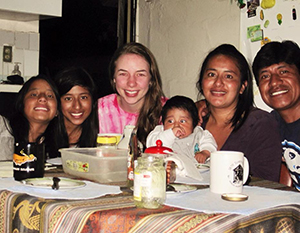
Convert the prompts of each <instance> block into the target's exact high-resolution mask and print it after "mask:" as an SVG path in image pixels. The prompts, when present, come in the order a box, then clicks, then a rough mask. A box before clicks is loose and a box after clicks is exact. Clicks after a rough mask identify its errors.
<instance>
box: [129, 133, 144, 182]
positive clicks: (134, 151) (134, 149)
mask: <svg viewBox="0 0 300 233" xmlns="http://www.w3.org/2000/svg"><path fill="white" fill-rule="evenodd" d="M136 131H137V130H136V129H133V131H132V133H131V136H130V140H129V144H128V157H127V187H129V188H130V187H132V186H133V178H134V168H135V167H136V164H137V158H138V157H140V154H141V150H140V146H139V141H138V139H137V135H136Z"/></svg>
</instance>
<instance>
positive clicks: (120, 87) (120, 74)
mask: <svg viewBox="0 0 300 233" xmlns="http://www.w3.org/2000/svg"><path fill="white" fill-rule="evenodd" d="M150 80H151V75H150V71H149V64H148V62H147V61H146V60H145V59H144V58H143V57H141V56H139V55H136V54H124V55H122V56H120V57H119V58H118V60H117V61H116V69H115V76H114V82H115V85H116V90H117V92H118V94H119V96H120V98H119V104H120V106H121V108H122V109H123V110H125V111H128V112H139V110H140V109H141V107H142V106H143V104H144V100H145V95H146V94H147V92H148V90H149V85H150Z"/></svg>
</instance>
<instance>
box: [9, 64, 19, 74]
mask: <svg viewBox="0 0 300 233" xmlns="http://www.w3.org/2000/svg"><path fill="white" fill-rule="evenodd" d="M19 64H21V63H20V62H15V66H14V69H13V71H12V72H11V74H12V75H19V76H21V71H20V69H19Z"/></svg>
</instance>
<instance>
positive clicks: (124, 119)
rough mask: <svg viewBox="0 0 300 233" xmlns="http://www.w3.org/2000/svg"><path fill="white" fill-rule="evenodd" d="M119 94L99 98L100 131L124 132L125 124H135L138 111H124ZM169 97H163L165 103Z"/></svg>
mask: <svg viewBox="0 0 300 233" xmlns="http://www.w3.org/2000/svg"><path fill="white" fill-rule="evenodd" d="M117 96H118V95H117V94H110V95H107V96H104V97H102V98H100V99H98V117H99V133H120V134H123V129H124V127H125V125H135V124H136V122H137V119H138V117H139V114H138V113H129V112H126V111H124V110H123V109H122V108H121V107H120V106H119V104H118V100H117ZM166 101H167V98H165V97H162V104H163V105H164V104H165V103H166Z"/></svg>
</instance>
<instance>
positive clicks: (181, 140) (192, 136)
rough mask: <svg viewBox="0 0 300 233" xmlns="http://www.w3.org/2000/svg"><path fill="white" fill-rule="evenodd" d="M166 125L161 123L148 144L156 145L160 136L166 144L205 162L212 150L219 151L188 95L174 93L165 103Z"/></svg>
mask: <svg viewBox="0 0 300 233" xmlns="http://www.w3.org/2000/svg"><path fill="white" fill-rule="evenodd" d="M161 117H162V122H163V125H158V126H156V127H155V129H154V130H153V131H151V132H150V133H149V135H148V137H147V142H146V146H147V147H150V146H155V145H156V141H157V140H158V139H160V140H161V141H162V142H163V146H166V147H169V148H171V149H173V151H174V152H176V153H177V154H179V155H186V156H188V157H189V158H191V159H195V160H196V161H195V162H198V163H204V162H205V161H206V159H207V158H208V157H210V153H211V152H213V151H216V150H217V144H216V141H215V139H214V137H213V136H212V135H211V133H210V132H209V131H207V130H203V129H202V128H201V127H200V126H198V123H199V116H198V110H197V107H196V105H195V103H194V101H193V100H192V99H190V98H188V97H185V96H174V97H172V98H171V99H169V100H168V101H167V102H166V104H165V105H164V107H163V109H162V113H161Z"/></svg>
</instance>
